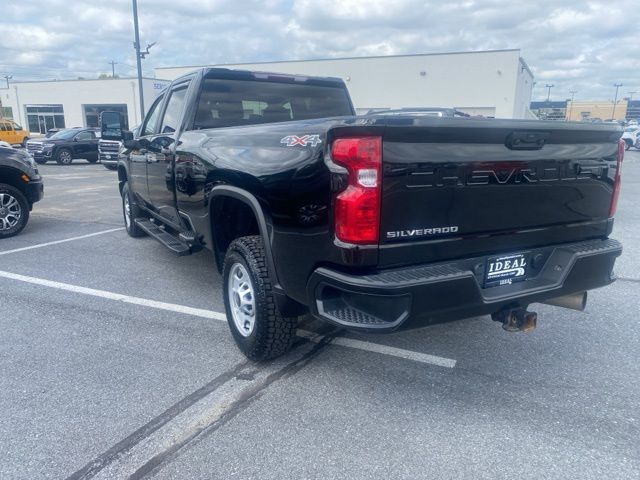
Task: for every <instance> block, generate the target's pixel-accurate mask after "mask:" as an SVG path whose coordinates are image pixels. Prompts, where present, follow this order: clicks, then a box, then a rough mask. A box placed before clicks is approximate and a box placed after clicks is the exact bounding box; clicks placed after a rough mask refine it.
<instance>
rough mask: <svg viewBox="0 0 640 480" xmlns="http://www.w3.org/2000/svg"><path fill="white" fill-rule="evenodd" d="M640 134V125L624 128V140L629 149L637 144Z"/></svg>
mask: <svg viewBox="0 0 640 480" xmlns="http://www.w3.org/2000/svg"><path fill="white" fill-rule="evenodd" d="M639 136H640V127H639V126H638V125H629V126H628V127H626V128H625V129H624V132H623V133H622V140H624V145H625V148H626V149H627V150H629V149H630V148H631V147H633V146H635V145H636V142H637V140H638V137H639Z"/></svg>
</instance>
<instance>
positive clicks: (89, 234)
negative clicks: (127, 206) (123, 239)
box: [0, 227, 124, 255]
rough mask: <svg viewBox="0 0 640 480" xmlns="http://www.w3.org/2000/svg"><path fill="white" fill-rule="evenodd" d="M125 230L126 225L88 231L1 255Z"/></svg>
mask: <svg viewBox="0 0 640 480" xmlns="http://www.w3.org/2000/svg"><path fill="white" fill-rule="evenodd" d="M119 230H124V227H118V228H111V229H109V230H102V231H101V232H94V233H88V234H86V235H80V236H79V237H71V238H65V239H64V240H56V241H54V242H47V243H38V244H37V245H30V246H28V247H21V248H14V249H13V250H5V251H3V252H0V255H8V254H9V253H18V252H24V251H25V250H33V249H34V248H42V247H48V246H50V245H58V244H59V243H66V242H73V241H74V240H82V239H83V238H90V237H95V236H96V235H104V234H105V233H111V232H117V231H119Z"/></svg>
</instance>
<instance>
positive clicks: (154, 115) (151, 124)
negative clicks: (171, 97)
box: [140, 95, 164, 137]
mask: <svg viewBox="0 0 640 480" xmlns="http://www.w3.org/2000/svg"><path fill="white" fill-rule="evenodd" d="M163 98H164V95H160V96H159V97H158V99H157V100H156V101H155V102H154V104H153V105H151V108H150V109H149V112H147V118H145V119H144V124H143V125H142V129H141V132H140V136H141V137H146V136H147V135H153V134H154V133H156V126H157V125H158V118H159V116H160V105H161V104H162V99H163Z"/></svg>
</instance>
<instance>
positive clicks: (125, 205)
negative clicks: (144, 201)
mask: <svg viewBox="0 0 640 480" xmlns="http://www.w3.org/2000/svg"><path fill="white" fill-rule="evenodd" d="M141 213H142V212H141V211H140V207H138V205H136V203H135V201H134V200H133V194H132V193H131V190H129V182H125V184H124V185H123V186H122V215H123V216H124V226H125V228H126V229H127V233H128V234H129V236H130V237H134V238H135V237H142V236H144V230H142V229H141V228H140V227H139V226H138V225H137V224H136V218H140V217H142V216H143V215H142V214H141Z"/></svg>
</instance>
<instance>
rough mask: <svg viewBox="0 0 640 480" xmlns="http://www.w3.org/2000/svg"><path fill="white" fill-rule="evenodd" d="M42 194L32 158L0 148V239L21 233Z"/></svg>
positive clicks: (40, 179)
mask: <svg viewBox="0 0 640 480" xmlns="http://www.w3.org/2000/svg"><path fill="white" fill-rule="evenodd" d="M43 194H44V188H43V186H42V177H40V175H39V173H38V168H37V166H36V164H35V163H34V162H33V159H32V158H31V156H30V155H29V154H28V153H26V152H24V151H22V150H16V149H14V148H10V147H1V146H0V238H7V237H12V236H14V235H17V234H18V233H20V231H21V230H22V229H23V228H24V227H25V225H26V224H27V221H28V220H29V212H30V211H31V208H32V207H33V204H34V203H35V202H37V201H38V200H40V199H42V196H43Z"/></svg>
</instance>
